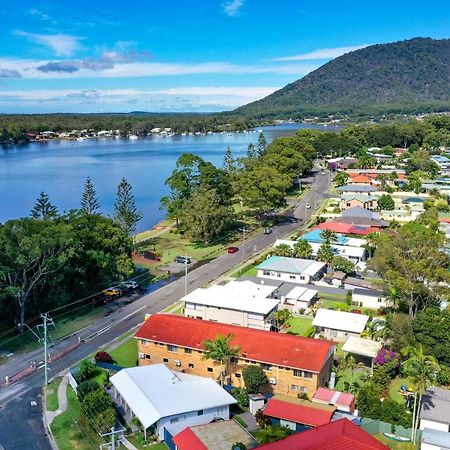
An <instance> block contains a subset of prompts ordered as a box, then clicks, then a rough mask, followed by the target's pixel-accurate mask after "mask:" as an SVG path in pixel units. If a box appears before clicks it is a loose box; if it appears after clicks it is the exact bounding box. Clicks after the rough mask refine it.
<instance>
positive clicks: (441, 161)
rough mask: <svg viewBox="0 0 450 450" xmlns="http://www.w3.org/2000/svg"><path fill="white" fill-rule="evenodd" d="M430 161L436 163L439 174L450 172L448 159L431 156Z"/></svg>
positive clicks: (440, 156)
mask: <svg viewBox="0 0 450 450" xmlns="http://www.w3.org/2000/svg"><path fill="white" fill-rule="evenodd" d="M430 160H431V161H433V162H434V163H436V164H437V165H438V166H439V169H441V174H444V175H445V174H447V173H448V172H450V159H449V158H447V156H444V155H431V157H430Z"/></svg>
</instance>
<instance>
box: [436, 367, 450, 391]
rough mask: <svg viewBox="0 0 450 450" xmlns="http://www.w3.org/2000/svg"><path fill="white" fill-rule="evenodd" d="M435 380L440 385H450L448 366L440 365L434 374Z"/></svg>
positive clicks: (449, 368) (449, 369)
mask: <svg viewBox="0 0 450 450" xmlns="http://www.w3.org/2000/svg"><path fill="white" fill-rule="evenodd" d="M436 381H437V382H438V383H439V384H440V385H441V386H449V385H450V367H447V366H441V367H440V369H439V372H438V373H437V375H436Z"/></svg>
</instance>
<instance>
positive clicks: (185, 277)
mask: <svg viewBox="0 0 450 450" xmlns="http://www.w3.org/2000/svg"><path fill="white" fill-rule="evenodd" d="M183 258H184V296H185V297H186V295H187V293H188V261H189V259H190V256H187V255H184V256H183Z"/></svg>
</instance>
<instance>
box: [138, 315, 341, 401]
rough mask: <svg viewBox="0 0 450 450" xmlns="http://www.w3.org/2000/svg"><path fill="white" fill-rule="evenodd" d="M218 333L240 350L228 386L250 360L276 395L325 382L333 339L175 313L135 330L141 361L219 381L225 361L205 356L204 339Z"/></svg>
mask: <svg viewBox="0 0 450 450" xmlns="http://www.w3.org/2000/svg"><path fill="white" fill-rule="evenodd" d="M219 335H221V336H228V335H231V336H232V345H233V346H238V347H239V349H240V355H239V356H236V357H233V358H232V360H231V361H230V363H229V364H228V367H227V373H226V379H225V383H226V384H229V385H232V386H235V387H241V386H244V383H243V378H242V369H243V368H244V367H245V366H247V365H250V364H252V365H260V366H261V367H262V368H263V370H264V372H265V373H266V375H267V377H268V379H269V383H270V385H269V386H267V387H266V388H267V389H266V390H267V391H268V392H273V393H275V394H286V395H292V396H295V397H296V396H297V395H298V394H299V393H306V394H308V395H313V394H314V392H315V391H316V390H317V388H318V387H320V386H325V385H326V384H327V383H328V381H329V378H330V373H331V366H332V363H333V354H334V349H335V345H334V343H332V342H328V341H324V340H319V339H310V338H304V337H299V336H295V335H290V334H284V333H275V332H271V331H262V330H254V329H251V328H244V327H237V326H234V325H226V324H222V323H216V322H207V321H204V320H196V319H190V318H188V317H182V316H176V315H173V314H155V315H152V316H150V317H148V318H147V319H146V320H145V322H144V323H143V325H142V326H141V328H140V329H139V330H138V331H137V332H136V334H135V337H136V339H138V352H139V353H138V357H139V365H140V366H145V365H151V364H160V363H161V362H162V363H164V364H166V365H167V366H168V367H169V368H170V369H172V370H175V371H180V372H184V373H187V374H194V375H199V376H203V377H209V378H212V379H214V380H219V379H221V375H222V371H223V365H222V364H221V363H220V362H218V361H214V360H210V359H205V358H204V343H205V341H206V340H208V339H209V340H215V339H216V338H217V336H219Z"/></svg>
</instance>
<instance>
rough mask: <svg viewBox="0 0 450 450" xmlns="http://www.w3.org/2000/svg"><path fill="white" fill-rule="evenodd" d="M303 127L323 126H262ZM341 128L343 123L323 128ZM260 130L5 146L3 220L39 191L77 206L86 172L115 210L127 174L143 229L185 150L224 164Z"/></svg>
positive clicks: (281, 132) (158, 214)
mask: <svg viewBox="0 0 450 450" xmlns="http://www.w3.org/2000/svg"><path fill="white" fill-rule="evenodd" d="M299 128H318V129H322V126H320V125H306V124H305V125H303V124H283V125H278V126H274V127H265V128H263V131H264V135H265V137H266V139H267V141H269V142H270V141H272V140H273V139H275V138H277V137H280V136H285V135H289V134H293V133H294V132H295V131H296V130H298V129H299ZM323 129H324V130H328V131H336V130H337V129H338V127H330V126H328V127H327V128H323ZM257 139H258V133H257V132H255V133H233V134H232V135H231V136H228V135H227V134H212V135H205V136H173V137H166V138H159V137H147V138H140V139H138V140H134V141H130V140H128V139H91V140H86V141H80V142H78V141H53V142H47V143H30V144H27V145H24V146H12V147H8V148H4V149H0V222H3V221H5V220H8V219H12V218H18V217H23V216H27V215H29V212H30V210H31V208H32V207H33V205H34V202H35V200H36V198H37V196H38V195H39V192H40V191H44V192H45V193H47V194H48V195H49V196H50V200H51V201H52V203H54V204H55V205H57V206H58V208H59V210H60V211H64V210H69V209H71V208H78V207H79V204H80V198H81V194H82V190H83V184H84V181H85V179H86V177H87V176H90V177H91V178H92V180H93V182H94V185H95V188H96V190H97V194H98V197H99V199H100V202H101V209H102V211H103V212H104V213H107V214H111V213H112V210H113V204H114V197H115V191H116V187H117V184H118V183H119V181H120V179H121V177H125V178H126V179H127V180H128V181H129V182H130V183H131V184H132V185H133V189H134V193H135V196H136V202H137V205H138V207H139V208H140V209H141V210H142V211H143V212H144V219H143V220H142V221H141V222H140V224H139V230H144V229H147V228H149V227H151V226H153V225H155V224H156V223H157V222H159V221H161V219H162V218H163V216H164V211H162V210H160V209H159V200H160V198H161V197H162V196H163V195H165V194H166V193H167V188H166V186H165V185H164V182H165V180H166V178H167V177H168V176H169V175H170V174H171V172H172V170H173V169H174V167H175V162H176V160H177V159H178V157H179V156H180V155H181V154H182V153H185V152H191V153H196V154H198V155H200V156H201V157H202V158H203V159H205V160H207V161H211V162H212V163H214V164H216V165H221V164H222V160H223V154H224V152H225V150H226V148H227V146H228V145H229V146H230V147H231V148H232V150H233V153H234V155H235V156H240V155H244V154H245V152H246V149H247V145H248V144H249V143H250V142H253V143H256V141H257Z"/></svg>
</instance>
